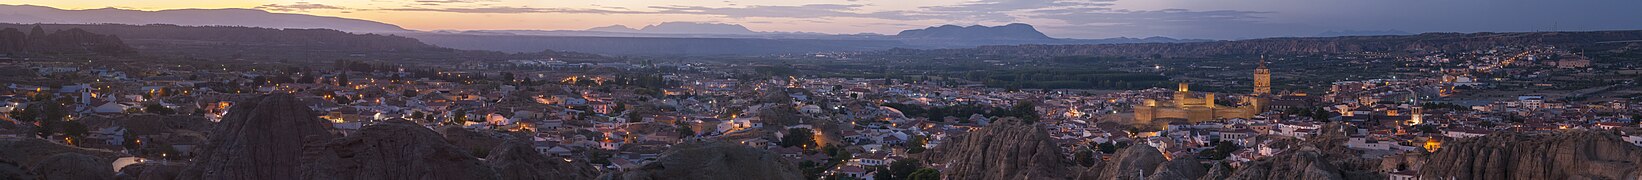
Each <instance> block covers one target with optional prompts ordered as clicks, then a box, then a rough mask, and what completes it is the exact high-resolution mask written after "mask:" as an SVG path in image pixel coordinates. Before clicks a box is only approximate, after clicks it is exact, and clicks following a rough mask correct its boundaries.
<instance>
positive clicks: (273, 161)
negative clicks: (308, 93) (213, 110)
mask: <svg viewBox="0 0 1642 180" xmlns="http://www.w3.org/2000/svg"><path fill="white" fill-rule="evenodd" d="M317 117H318V116H317V114H316V113H314V112H313V111H312V110H309V109H308V108H307V106H306V105H305V104H303V103H301V102H299V101H298V100H297V99H296V98H294V97H292V96H290V95H286V94H270V95H263V96H258V97H254V98H249V99H246V100H242V101H240V102H239V104H237V105H235V106H234V107H233V108H232V109H231V110H229V114H227V115H226V116H225V117H224V118H223V120H222V124H221V125H220V126H218V127H217V129H216V131H215V133H213V134H212V136H211V138H210V139H211V140H210V141H209V143H208V144H206V145H205V146H204V148H203V150H202V151H200V156H199V157H197V158H196V161H195V164H192V165H189V166H188V168H187V169H186V170H183V171H182V172H181V173H177V174H179V175H177V176H178V178H177V179H251V180H255V179H501V178H508V179H588V178H590V177H591V176H592V175H591V174H592V173H591V172H590V169H591V167H590V166H588V165H586V164H585V163H583V164H577V163H571V162H564V161H563V160H558V162H554V159H548V158H546V157H544V156H542V155H540V154H536V153H535V152H534V150H533V149H529V147H528V146H525V145H517V144H515V145H513V146H508V148H504V149H505V150H500V149H499V150H500V151H489V152H490V153H494V154H493V155H492V156H491V157H490V158H492V159H494V161H491V162H486V161H485V160H481V159H479V157H474V155H473V154H474V153H473V152H472V151H470V150H467V149H463V148H459V147H457V146H455V145H452V144H451V143H449V142H447V141H446V138H445V137H444V136H443V135H440V134H439V133H436V132H434V131H433V130H430V129H428V128H424V127H422V126H419V125H415V124H410V123H408V122H405V121H394V122H384V123H378V124H374V125H369V126H365V127H364V128H362V129H360V130H359V131H358V132H355V133H353V134H352V135H350V136H347V137H340V138H337V137H336V136H335V135H333V134H331V132H329V130H330V127H327V126H329V123H328V122H326V121H323V120H320V119H318V118H317ZM491 146H494V145H491ZM521 148H523V149H521ZM107 164H108V163H104V167H107ZM493 166H494V167H497V168H500V169H501V170H507V171H510V172H509V173H507V174H503V173H498V169H497V168H493ZM156 168H157V169H156ZM126 169H131V171H132V172H138V171H139V170H140V171H141V172H143V174H142V176H143V177H147V176H149V174H150V173H149V172H157V173H159V174H153V175H155V176H166V175H168V174H170V172H169V170H166V169H164V167H153V168H148V167H137V168H136V169H133V168H131V167H128V168H126ZM559 173H565V174H559Z"/></svg>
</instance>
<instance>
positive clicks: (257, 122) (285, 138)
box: [179, 94, 334, 180]
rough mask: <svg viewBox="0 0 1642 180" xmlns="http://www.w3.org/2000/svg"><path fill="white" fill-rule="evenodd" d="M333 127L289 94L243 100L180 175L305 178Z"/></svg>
mask: <svg viewBox="0 0 1642 180" xmlns="http://www.w3.org/2000/svg"><path fill="white" fill-rule="evenodd" d="M329 126H330V123H328V122H326V121H323V120H320V119H319V114H318V113H315V112H313V110H310V109H308V106H307V104H303V103H302V102H301V101H299V100H297V99H296V98H295V97H292V96H291V95H289V94H270V95H262V96H258V97H254V98H248V99H245V100H241V101H239V102H238V103H237V104H235V105H234V106H233V108H231V109H229V110H228V114H227V115H224V116H223V118H222V122H221V124H219V126H217V129H216V130H215V132H214V133H212V134H211V137H210V141H208V142H207V144H206V145H205V146H203V148H201V150H200V151H199V156H197V157H196V158H195V161H194V162H195V164H194V165H193V166H190V167H189V168H188V169H187V170H185V171H184V172H183V173H182V176H181V177H179V179H185V180H187V179H243V180H258V179H301V178H303V177H302V175H304V174H309V173H311V172H314V171H315V169H312V168H313V167H303V166H304V165H308V164H314V163H319V161H318V160H319V159H317V158H319V157H321V156H318V154H313V153H312V152H319V151H320V150H321V149H323V148H324V146H325V144H326V143H328V142H329V141H330V140H331V139H332V138H334V136H333V135H332V134H331V133H330V132H329V129H330V127H329ZM310 178H311V177H310Z"/></svg>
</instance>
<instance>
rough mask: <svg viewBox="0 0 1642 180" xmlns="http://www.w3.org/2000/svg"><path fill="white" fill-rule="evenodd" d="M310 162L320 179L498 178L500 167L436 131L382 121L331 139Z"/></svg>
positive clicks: (413, 125) (407, 124)
mask: <svg viewBox="0 0 1642 180" xmlns="http://www.w3.org/2000/svg"><path fill="white" fill-rule="evenodd" d="M309 154H319V155H322V156H323V157H320V158H319V159H320V160H321V161H318V162H317V163H315V164H311V165H308V166H309V167H318V168H315V170H314V171H316V172H305V173H310V174H314V175H313V176H310V177H318V178H319V179H497V178H498V176H497V172H496V170H494V169H491V168H490V166H487V165H485V163H484V161H481V160H479V159H478V157H474V156H473V155H472V154H471V153H469V152H468V151H466V150H462V149H460V148H457V147H456V146H454V145H451V144H450V143H447V142H445V140H444V138H443V137H441V136H440V135H439V134H438V133H435V132H433V130H429V129H428V128H424V127H422V126H419V125H415V124H409V123H392V122H390V123H378V124H375V125H370V126H365V127H364V128H362V129H360V130H359V131H358V132H357V133H355V134H351V135H349V136H347V137H342V138H339V139H336V140H334V141H331V142H330V143H329V144H328V145H326V148H325V149H324V150H322V151H318V152H309Z"/></svg>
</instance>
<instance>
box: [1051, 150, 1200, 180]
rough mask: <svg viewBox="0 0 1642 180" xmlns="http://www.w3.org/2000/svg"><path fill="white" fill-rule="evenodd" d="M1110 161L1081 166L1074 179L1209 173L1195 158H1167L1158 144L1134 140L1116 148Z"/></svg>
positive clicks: (1113, 179)
mask: <svg viewBox="0 0 1642 180" xmlns="http://www.w3.org/2000/svg"><path fill="white" fill-rule="evenodd" d="M1111 158H1112V159H1111V161H1107V162H1105V163H1104V164H1102V165H1099V166H1095V167H1091V168H1089V169H1087V170H1084V171H1083V172H1082V173H1080V174H1079V175H1078V177H1077V178H1076V179H1083V180H1119V179H1160V180H1161V179H1197V178H1199V177H1203V176H1204V174H1207V173H1208V170H1207V169H1205V168H1204V167H1203V164H1201V163H1198V162H1197V160H1196V159H1179V160H1170V159H1169V158H1167V157H1165V156H1164V155H1163V153H1162V152H1160V151H1158V150H1157V148H1155V147H1152V146H1148V145H1146V144H1136V145H1132V146H1129V147H1128V148H1124V149H1122V150H1118V152H1117V153H1116V154H1113V155H1112V157H1111Z"/></svg>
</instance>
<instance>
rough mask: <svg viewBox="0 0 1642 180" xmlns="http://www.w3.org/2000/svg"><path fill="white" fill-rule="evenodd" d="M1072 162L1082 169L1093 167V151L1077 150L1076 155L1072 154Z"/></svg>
mask: <svg viewBox="0 0 1642 180" xmlns="http://www.w3.org/2000/svg"><path fill="white" fill-rule="evenodd" d="M1072 160H1075V161H1077V162H1078V165H1081V166H1083V167H1090V166H1095V163H1096V162H1095V151H1093V150H1089V149H1086V148H1079V149H1078V152H1077V153H1075V154H1072Z"/></svg>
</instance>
